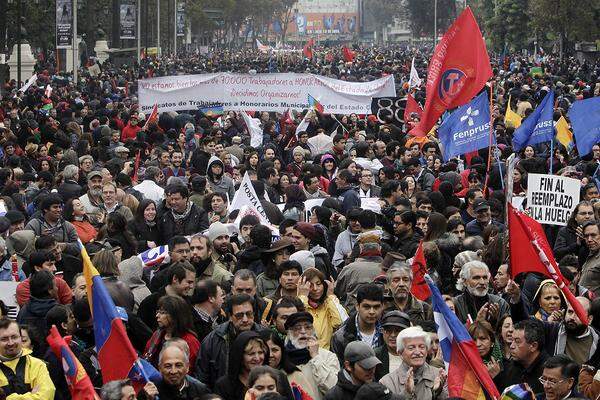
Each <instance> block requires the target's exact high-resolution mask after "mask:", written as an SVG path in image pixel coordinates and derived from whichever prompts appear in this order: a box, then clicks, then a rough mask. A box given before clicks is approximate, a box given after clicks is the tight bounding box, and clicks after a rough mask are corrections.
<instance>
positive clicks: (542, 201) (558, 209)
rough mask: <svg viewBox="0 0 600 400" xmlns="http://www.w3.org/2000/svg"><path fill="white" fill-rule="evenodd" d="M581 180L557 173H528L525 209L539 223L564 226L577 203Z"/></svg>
mask: <svg viewBox="0 0 600 400" xmlns="http://www.w3.org/2000/svg"><path fill="white" fill-rule="evenodd" d="M580 187H581V182H580V181H578V180H577V179H573V178H566V177H564V176H557V175H545V174H529V175H528V178H527V210H528V211H529V215H531V217H532V218H533V219H535V220H536V221H538V222H539V223H541V224H548V225H560V226H566V225H567V222H568V221H569V218H570V217H571V214H572V213H573V210H574V209H575V206H576V205H577V204H578V203H579V189H580Z"/></svg>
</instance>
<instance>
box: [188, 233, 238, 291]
mask: <svg viewBox="0 0 600 400" xmlns="http://www.w3.org/2000/svg"><path fill="white" fill-rule="evenodd" d="M190 250H191V251H192V253H191V259H190V261H191V262H192V265H193V266H194V268H196V277H197V278H198V279H199V280H205V279H210V280H213V281H214V282H215V283H217V284H218V285H221V286H222V287H224V288H225V289H227V290H228V289H229V287H230V286H231V280H232V279H233V274H232V273H231V272H229V271H227V270H226V269H224V268H223V267H221V266H220V265H215V263H213V262H212V253H213V250H212V246H211V243H210V240H209V239H208V237H206V236H204V235H195V236H192V240H191V241H190Z"/></svg>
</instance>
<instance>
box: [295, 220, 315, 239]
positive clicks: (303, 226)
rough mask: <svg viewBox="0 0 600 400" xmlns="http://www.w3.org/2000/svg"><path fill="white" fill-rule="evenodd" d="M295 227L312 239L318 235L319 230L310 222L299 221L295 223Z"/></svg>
mask: <svg viewBox="0 0 600 400" xmlns="http://www.w3.org/2000/svg"><path fill="white" fill-rule="evenodd" d="M294 229H295V230H297V231H298V232H300V233H301V234H302V236H304V237H306V238H308V239H310V240H312V239H314V238H315V237H316V236H317V230H316V229H315V227H314V226H313V225H312V224H309V223H308V222H298V223H297V224H296V225H294Z"/></svg>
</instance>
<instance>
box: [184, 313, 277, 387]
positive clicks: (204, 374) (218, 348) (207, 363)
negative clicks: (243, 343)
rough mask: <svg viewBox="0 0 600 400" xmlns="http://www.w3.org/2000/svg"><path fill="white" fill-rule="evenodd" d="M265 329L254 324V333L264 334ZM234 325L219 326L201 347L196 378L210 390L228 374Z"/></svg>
mask: <svg viewBox="0 0 600 400" xmlns="http://www.w3.org/2000/svg"><path fill="white" fill-rule="evenodd" d="M264 329H265V328H263V327H261V326H260V325H258V324H256V323H255V324H254V326H253V327H252V330H253V331H254V332H262V331H263V330H264ZM234 339H235V338H234V332H233V325H232V324H231V322H229V321H227V322H224V323H222V324H221V325H219V326H217V327H216V328H215V329H214V330H213V331H212V332H211V333H209V334H208V336H207V337H205V338H204V340H203V341H202V344H201V346H200V356H199V357H198V360H197V361H196V369H195V370H196V378H198V380H200V381H201V382H204V383H205V384H206V385H207V386H208V387H209V388H214V387H215V383H216V382H217V379H219V378H220V377H222V376H225V374H226V373H227V365H228V357H229V346H230V344H231V343H232V342H233V340H234Z"/></svg>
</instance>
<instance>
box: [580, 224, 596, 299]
mask: <svg viewBox="0 0 600 400" xmlns="http://www.w3.org/2000/svg"><path fill="white" fill-rule="evenodd" d="M583 238H584V239H585V244H586V245H587V247H588V249H589V251H590V253H589V255H588V257H587V259H586V260H585V263H584V264H583V266H582V268H581V279H579V285H581V286H583V287H584V288H586V289H589V290H591V291H592V292H594V294H595V295H596V296H598V295H600V225H599V224H598V223H597V222H595V221H594V222H592V221H589V222H586V223H584V224H583Z"/></svg>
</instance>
